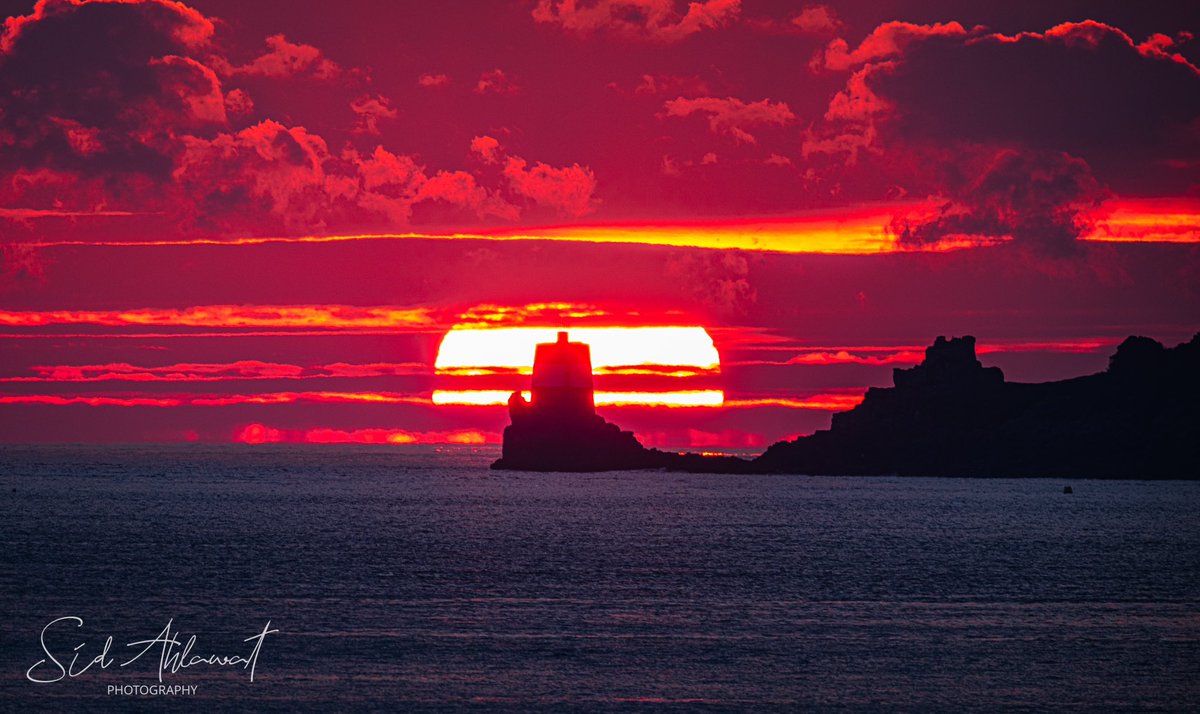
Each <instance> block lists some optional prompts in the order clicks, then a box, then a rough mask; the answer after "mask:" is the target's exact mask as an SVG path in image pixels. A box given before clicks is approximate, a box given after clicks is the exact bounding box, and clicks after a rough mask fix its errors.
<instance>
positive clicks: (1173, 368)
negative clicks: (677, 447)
mask: <svg viewBox="0 0 1200 714" xmlns="http://www.w3.org/2000/svg"><path fill="white" fill-rule="evenodd" d="M892 381H893V384H894V386H892V387H888V388H872V389H869V390H867V393H866V396H865V397H864V399H863V401H862V403H861V404H859V405H858V406H857V407H855V408H854V409H852V410H850V411H847V412H841V413H838V414H835V415H834V416H833V422H832V426H831V427H830V429H828V430H825V431H818V432H816V433H814V434H812V435H810V436H804V437H800V438H798V439H796V440H794V441H789V442H779V443H776V444H774V445H772V446H771V447H770V448H768V449H767V450H766V452H764V453H763V454H762V455H761V456H759V457H758V458H756V459H753V460H745V459H738V458H734V457H721V456H717V457H714V456H703V455H700V454H677V453H669V452H663V451H659V450H657V449H647V448H645V447H644V446H642V444H641V443H640V442H638V440H637V438H636V437H635V436H634V435H633V434H632V433H631V432H628V431H622V430H621V429H620V427H618V426H616V425H615V424H612V423H610V422H608V421H605V420H604V419H603V418H602V417H600V416H599V415H598V414H596V411H595V406H594V403H593V396H592V372H591V359H590V355H589V350H588V346H587V345H586V344H583V343H577V342H570V341H569V340H568V336H567V333H565V332H560V333H559V335H558V341H557V342H555V343H548V344H542V345H538V347H537V355H536V359H535V361H534V369H533V390H532V395H531V397H532V401H531V402H526V401H525V399H524V398H522V397H521V394H520V392H516V393H514V394H513V396H512V398H511V399H510V400H509V412H510V415H511V418H512V424H511V425H510V426H508V427H507V428H506V429H505V430H504V452H503V456H502V458H500V459H499V460H498V461H496V462H495V463H494V464H492V468H496V469H515V470H526V471H611V470H625V469H655V468H666V469H670V470H678V471H693V472H712V473H794V474H814V475H816V474H825V475H862V476H867V475H900V476H980V477H989V476H990V477H1027V476H1028V477H1037V476H1059V477H1063V476H1069V477H1089V478H1138V479H1197V478H1200V333H1198V334H1197V335H1195V336H1194V337H1193V338H1192V339H1191V340H1190V341H1189V342H1186V343H1183V344H1180V345H1178V346H1176V347H1173V348H1169V349H1168V348H1165V347H1163V345H1162V344H1161V343H1159V342H1157V341H1155V340H1152V339H1149V338H1146V337H1129V338H1127V339H1126V340H1125V341H1124V342H1122V343H1121V344H1120V345H1119V346H1118V347H1117V350H1116V352H1115V353H1114V354H1113V355H1112V357H1110V359H1109V365H1108V369H1106V370H1105V371H1103V372H1099V373H1097V374H1092V375H1087V376H1082V377H1076V378H1073V379H1066V380H1062V381H1057V382H1043V383H1038V384H1027V383H1020V382H1007V381H1005V379H1004V374H1003V373H1002V372H1001V370H1000V369H999V368H998V367H984V366H983V365H982V364H981V363H980V362H979V360H978V359H977V358H976V355H975V338H974V337H971V336H965V337H955V338H951V339H946V338H945V337H938V338H937V340H936V341H935V342H934V343H933V344H932V345H930V346H929V347H928V348H927V349H926V350H925V359H924V361H922V362H921V363H920V364H918V365H916V366H914V367H909V368H897V369H894V370H893V371H892Z"/></svg>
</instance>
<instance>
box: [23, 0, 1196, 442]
mask: <svg viewBox="0 0 1200 714" xmlns="http://www.w3.org/2000/svg"><path fill="white" fill-rule="evenodd" d="M0 13H2V14H3V15H5V16H7V17H8V19H7V21H6V24H5V28H4V33H3V37H2V39H0V85H3V86H2V87H0V248H2V249H3V267H2V272H0V343H2V344H3V352H0V425H2V427H3V428H2V429H0V438H2V439H4V440H8V441H31V440H32V441H141V440H155V441H163V440H166V441H170V440H180V439H199V440H213V441H228V440H231V439H238V438H251V439H266V440H275V439H281V440H309V441H330V440H332V441H337V440H380V439H387V438H392V439H393V440H400V441H406V440H418V441H444V440H447V439H450V440H471V439H475V438H478V437H480V436H482V437H483V438H489V439H494V438H495V435H496V434H497V433H498V432H499V430H500V429H501V428H502V427H503V424H504V423H505V418H506V416H505V414H504V411H503V409H495V408H481V407H474V408H473V407H434V406H432V405H431V404H429V403H428V396H429V393H430V391H431V390H432V389H434V388H437V387H439V383H438V377H437V375H435V374H434V373H433V367H432V363H433V358H434V355H435V352H436V349H437V344H438V341H439V340H440V337H441V335H442V334H443V333H444V332H445V331H446V330H447V329H448V328H449V327H450V326H452V325H454V324H455V323H457V322H460V321H462V320H463V319H464V318H463V317H462V316H463V315H464V314H468V313H470V312H471V311H472V310H475V311H478V310H480V309H485V310H486V309H491V308H480V306H500V307H515V306H524V305H529V304H545V303H562V304H570V305H574V306H585V307H586V308H587V309H589V310H592V311H596V312H601V313H603V314H605V315H608V316H609V319H611V321H614V322H619V323H621V324H642V323H645V324H668V323H678V324H689V325H690V324H698V325H704V326H706V327H708V328H709V329H710V332H711V333H712V335H713V336H714V338H715V339H716V343H717V347H718V349H719V350H720V352H721V358H722V370H721V377H720V383H721V386H722V387H723V388H724V390H725V392H726V398H727V399H728V400H729V401H730V402H731V403H732V404H731V405H730V406H729V407H727V408H723V409H690V410H663V409H635V408H618V409H614V410H611V411H610V412H609V414H608V415H609V416H610V417H611V418H613V419H614V420H615V421H617V422H619V423H621V424H622V425H624V426H626V427H628V428H633V429H635V430H636V431H637V432H638V433H639V434H640V435H642V436H643V437H644V438H645V439H646V440H647V441H649V442H651V443H655V444H670V445H690V446H716V445H726V446H738V445H741V446H758V445H761V444H763V443H764V442H769V441H771V440H774V439H777V438H780V437H783V436H786V435H791V434H796V433H803V432H809V431H812V430H813V429H817V428H822V427H823V426H825V425H827V424H828V419H829V413H830V410H831V409H836V408H844V407H845V406H846V404H848V403H853V400H854V399H855V398H856V395H859V394H861V392H862V391H863V390H864V389H865V388H866V387H868V386H882V385H886V384H888V383H889V382H890V370H891V368H892V367H893V366H896V365H903V364H908V363H911V362H912V361H913V360H915V359H919V356H920V355H919V352H920V349H921V348H922V347H923V346H924V345H925V344H927V343H928V342H930V341H932V339H933V337H935V336H937V335H939V334H947V335H951V334H974V335H976V336H977V337H978V338H979V341H980V343H981V347H982V348H983V351H984V352H985V354H983V355H982V358H983V360H984V362H985V363H988V364H996V365H999V366H1001V367H1002V368H1003V369H1004V370H1005V372H1006V374H1007V375H1008V376H1009V378H1010V379H1018V380H1027V381H1034V380H1043V379H1056V378H1061V377H1064V376H1070V375H1074V374H1079V373H1084V372H1088V371H1095V370H1098V369H1102V368H1103V366H1104V364H1105V359H1106V357H1107V354H1109V353H1110V352H1111V350H1112V347H1113V345H1114V344H1115V343H1116V342H1117V341H1119V340H1120V339H1121V338H1122V337H1124V336H1125V335H1128V334H1135V333H1136V334H1146V335H1149V336H1152V337H1155V338H1158V339H1162V340H1164V341H1167V342H1170V343H1174V342H1177V341H1180V340H1183V339H1186V338H1188V337H1190V335H1191V334H1193V333H1194V332H1195V331H1196V330H1197V329H1198V328H1200V287H1198V286H1200V253H1198V250H1200V249H1198V247H1197V246H1198V244H1200V70H1198V69H1197V67H1198V66H1200V40H1197V39H1196V38H1195V37H1194V36H1193V34H1194V33H1195V32H1196V31H1198V30H1200V21H1198V20H1200V17H1198V15H1200V10H1197V9H1194V8H1190V7H1188V3H1178V2H1162V3H1136V4H1135V3H1128V2H1048V3H993V2H981V3H964V2H929V1H922V2H875V3H866V2H858V3H827V4H803V3H792V2H753V1H752V0H742V1H741V2H738V0H705V1H701V2H693V3H686V2H672V1H670V0H625V1H622V0H600V1H599V2H597V1H594V0H578V1H577V2H564V1H562V0H552V1H516V2H495V3H393V2H356V3H342V4H340V5H331V4H329V3H315V2H314V3H304V2H297V1H295V0H289V1H288V2H272V1H266V0H258V1H256V2H253V3H246V2H240V1H239V2H234V1H232V0H214V1H212V2H193V3H189V4H183V3H175V2H165V1H161V2H153V1H148V0H147V1H142V2H137V1H128V2H119V3H118V2H79V1H69V0H59V1H57V2H40V3H37V4H36V5H34V4H33V3H30V2H0ZM713 236H717V238H713ZM551 238H553V239H554V240H549V239H551ZM499 239H504V240H499ZM598 239H603V240H605V241H608V242H603V243H598V242H592V241H594V240H598ZM612 241H619V242H612ZM695 246H704V247H695ZM714 246H716V247H726V248H727V249H726V250H715V249H712V248H713V247H714ZM864 246H866V247H865V248H864ZM564 312H570V310H565V309H564ZM512 314H524V313H521V312H520V311H516V312H514V313H512ZM537 317H538V319H541V320H543V321H546V322H547V324H549V323H550V322H554V321H555V319H556V318H555V317H554V315H553V314H551V313H548V312H546V311H545V310H541V311H540V312H537ZM567 322H569V320H567ZM629 379H631V380H632V379H633V378H632V377H630V378H629ZM631 384H632V382H631ZM499 386H502V387H504V388H507V387H508V385H507V384H505V385H499ZM512 386H520V385H519V384H513V385H512ZM633 386H637V385H636V384H634V385H633ZM658 386H661V383H659V384H658V385H654V387H655V388H657V387H658Z"/></svg>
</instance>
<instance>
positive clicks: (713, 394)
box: [433, 389, 725, 407]
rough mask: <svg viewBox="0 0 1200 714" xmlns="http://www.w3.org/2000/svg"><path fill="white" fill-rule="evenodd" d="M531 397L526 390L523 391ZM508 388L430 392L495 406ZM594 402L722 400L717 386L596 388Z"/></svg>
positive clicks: (706, 403) (438, 397)
mask: <svg viewBox="0 0 1200 714" xmlns="http://www.w3.org/2000/svg"><path fill="white" fill-rule="evenodd" d="M522 394H523V395H524V396H525V398H526V399H530V394H529V392H522ZM511 395H512V392H511V391H505V390H501V389H465V390H449V389H438V390H435V391H434V392H433V403H434V404H437V405H449V404H458V405H466V406H477V407H478V406H494V405H500V404H507V403H508V398H509V397H510V396H511ZM595 399H596V406H598V407H604V406H661V407H719V406H721V405H722V404H723V403H724V401H725V395H724V393H723V392H722V391H721V390H719V389H699V390H685V391H674V392H596V395H595Z"/></svg>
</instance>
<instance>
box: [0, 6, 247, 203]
mask: <svg viewBox="0 0 1200 714" xmlns="http://www.w3.org/2000/svg"><path fill="white" fill-rule="evenodd" d="M212 32H213V26H212V23H211V22H210V21H209V20H208V19H207V18H205V17H204V16H202V15H200V14H199V13H197V12H196V11H194V10H191V9H190V8H187V7H184V6H183V5H180V4H178V3H173V2H161V1H157V0H144V1H143V2H123V3H111V2H85V1H84V0H75V1H66V2H63V1H60V2H48V1H46V0H43V1H42V2H39V3H37V5H35V6H34V9H33V12H32V13H31V14H30V15H27V16H23V17H17V18H9V20H8V21H7V23H6V25H5V30H4V34H3V38H2V39H0V144H3V145H4V147H5V148H4V151H3V152H0V172H3V173H4V174H6V175H7V177H8V178H9V181H7V182H6V184H7V185H5V186H4V187H3V189H0V191H3V193H4V194H5V196H4V197H6V198H9V199H12V198H14V196H13V193H14V191H16V190H17V189H19V188H20V184H21V181H19V180H18V178H19V177H21V176H26V177H28V176H31V175H35V174H39V173H44V172H57V173H59V174H61V176H60V177H59V179H58V180H57V181H56V182H57V183H59V184H60V185H65V184H75V183H82V182H86V181H90V180H95V179H98V178H99V177H100V176H102V175H110V174H114V173H116V174H135V175H142V176H148V177H154V178H157V179H163V178H166V177H167V176H169V174H170V171H171V167H172V163H173V162H172V154H173V152H174V149H175V146H174V137H175V135H176V133H177V132H179V131H181V130H184V131H195V130H201V129H203V128H205V127H207V126H210V125H220V124H223V123H224V122H225V120H226V114H225V103H224V96H223V94H222V92H221V85H220V81H219V80H218V78H217V76H216V74H215V73H214V72H213V71H212V70H211V69H210V68H209V67H208V66H206V65H204V64H203V63H201V62H200V61H198V60H196V59H195V58H194V57H195V56H196V55H199V54H201V53H203V52H205V51H207V46H208V43H209V41H210V39H211V37H212ZM92 188H93V190H99V189H98V188H97V187H92Z"/></svg>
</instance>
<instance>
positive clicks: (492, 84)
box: [475, 68, 521, 94]
mask: <svg viewBox="0 0 1200 714" xmlns="http://www.w3.org/2000/svg"><path fill="white" fill-rule="evenodd" d="M520 90H521V88H520V87H518V86H517V85H516V84H514V83H513V81H512V79H510V78H509V76H508V75H506V74H505V73H504V70H502V69H499V68H496V69H493V70H489V71H487V72H484V73H483V74H481V75H479V81H478V82H476V83H475V92H476V93H478V94H512V93H514V92H519V91H520Z"/></svg>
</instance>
